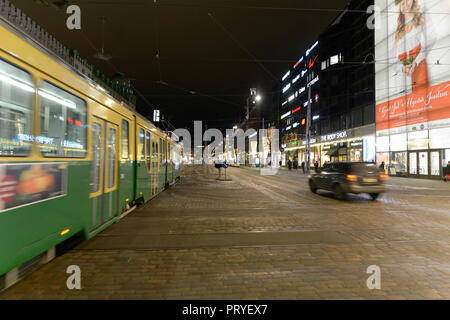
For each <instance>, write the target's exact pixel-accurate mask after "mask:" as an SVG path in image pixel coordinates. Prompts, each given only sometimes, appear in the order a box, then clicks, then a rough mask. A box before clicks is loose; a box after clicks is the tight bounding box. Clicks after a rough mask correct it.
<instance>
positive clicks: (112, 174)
mask: <svg viewBox="0 0 450 320" xmlns="http://www.w3.org/2000/svg"><path fill="white" fill-rule="evenodd" d="M116 134H117V133H116V129H113V128H110V129H109V141H108V160H109V163H108V188H112V187H114V185H115V184H116Z"/></svg>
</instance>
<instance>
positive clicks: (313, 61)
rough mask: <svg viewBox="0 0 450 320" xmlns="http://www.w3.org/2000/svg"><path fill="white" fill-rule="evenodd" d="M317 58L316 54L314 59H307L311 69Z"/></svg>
mask: <svg viewBox="0 0 450 320" xmlns="http://www.w3.org/2000/svg"><path fill="white" fill-rule="evenodd" d="M317 58H319V56H318V55H317V56H316V57H315V58H314V60H309V69H311V68H312V67H314V64H315V63H316V61H317Z"/></svg>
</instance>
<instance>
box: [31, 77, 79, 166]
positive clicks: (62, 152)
mask: <svg viewBox="0 0 450 320" xmlns="http://www.w3.org/2000/svg"><path fill="white" fill-rule="evenodd" d="M39 96H40V100H41V136H40V137H37V141H38V143H39V144H40V149H41V152H42V154H43V155H44V156H45V157H61V158H84V157H85V156H86V129H87V116H86V114H87V110H86V102H85V101H84V100H82V99H80V98H78V97H77V96H75V95H73V94H71V93H69V92H67V91H65V90H63V89H60V88H58V87H56V86H55V85H52V84H50V83H49V82H47V81H44V82H43V83H42V86H41V88H40V89H39Z"/></svg>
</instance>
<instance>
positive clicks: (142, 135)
mask: <svg viewBox="0 0 450 320" xmlns="http://www.w3.org/2000/svg"><path fill="white" fill-rule="evenodd" d="M139 148H140V152H139V154H140V155H141V161H145V133H144V130H142V129H141V130H140V132H139Z"/></svg>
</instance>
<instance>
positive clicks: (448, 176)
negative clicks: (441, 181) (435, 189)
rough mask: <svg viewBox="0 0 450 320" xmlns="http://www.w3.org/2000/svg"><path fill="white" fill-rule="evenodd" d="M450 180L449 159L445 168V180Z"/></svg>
mask: <svg viewBox="0 0 450 320" xmlns="http://www.w3.org/2000/svg"><path fill="white" fill-rule="evenodd" d="M449 180H450V161H449V162H448V163H447V168H445V182H447V181H449Z"/></svg>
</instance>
